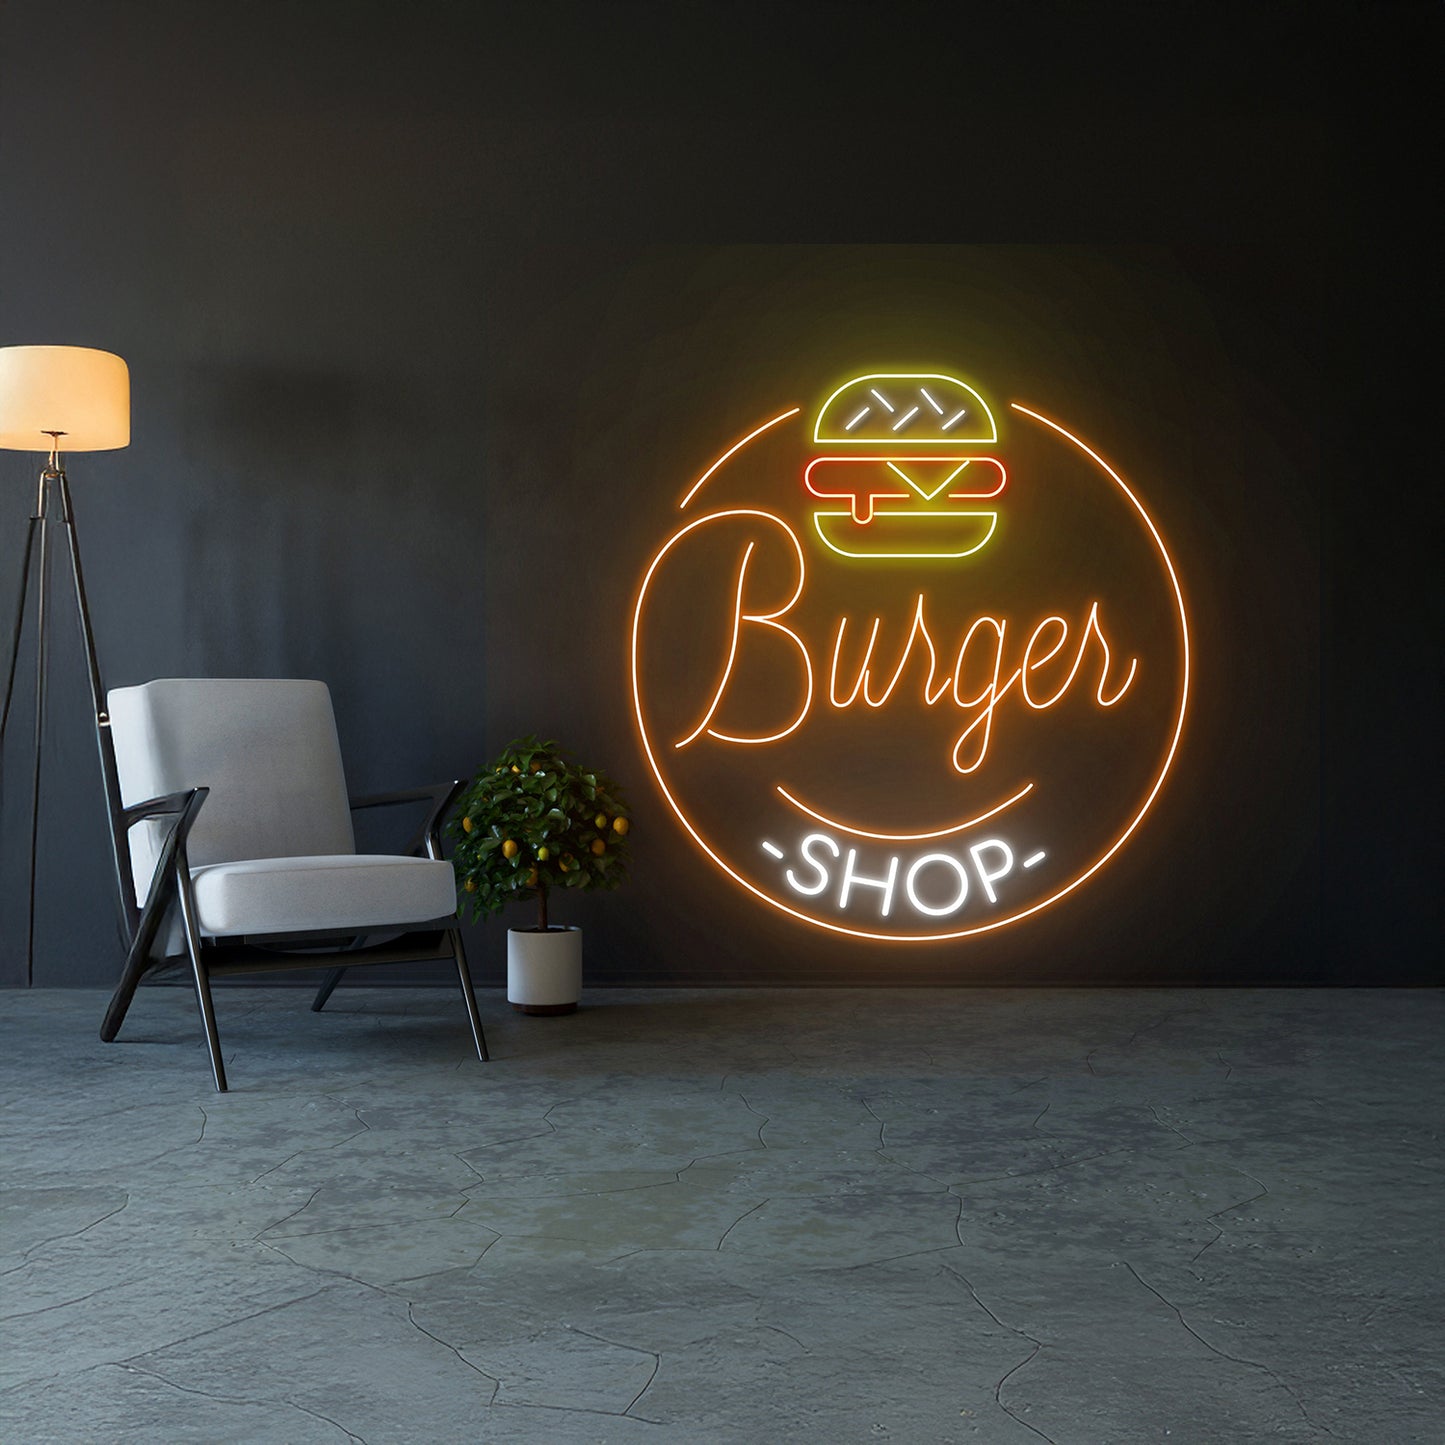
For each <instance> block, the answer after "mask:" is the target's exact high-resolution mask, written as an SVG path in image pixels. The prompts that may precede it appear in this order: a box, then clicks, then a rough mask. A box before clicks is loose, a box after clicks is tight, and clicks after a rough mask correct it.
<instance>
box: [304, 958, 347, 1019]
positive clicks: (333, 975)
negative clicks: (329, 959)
mask: <svg viewBox="0 0 1445 1445" xmlns="http://www.w3.org/2000/svg"><path fill="white" fill-rule="evenodd" d="M345 972H346V969H345V968H344V967H342V968H333V969H329V970H328V971H327V974H326V977H325V978H323V979H322V980H321V987H320V988H318V989H317V990H316V997H315V998H313V999H312V1000H311V1012H312V1013H314V1014H319V1013H320V1012H321V1010H322V1009H324V1008H325V1007H326V1000H327V999H329V998H330V997H331V991H332V990H333V989H334V988H335V987H336V985H337V984H338V983H340V982H341V975H342V974H343V973H345Z"/></svg>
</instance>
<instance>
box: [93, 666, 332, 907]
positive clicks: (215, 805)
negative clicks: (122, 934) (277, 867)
mask: <svg viewBox="0 0 1445 1445" xmlns="http://www.w3.org/2000/svg"><path fill="white" fill-rule="evenodd" d="M107 703H108V705H109V709H110V726H111V735H112V738H113V739H114V742H115V760H116V768H117V771H118V773H119V775H120V793H121V800H122V801H123V802H124V803H125V804H126V805H127V806H130V805H132V804H134V803H141V802H144V801H145V800H146V799H147V798H154V797H159V796H160V795H161V794H164V793H174V792H178V791H180V790H181V789H184V788H196V787H208V788H210V790H211V793H210V796H209V797H208V798H207V799H206V802H205V804H204V805H203V806H202V808H201V811H200V814H199V816H198V817H197V819H196V826H195V828H194V829H193V830H192V832H191V837H190V844H189V853H190V863H191V866H192V867H193V868H198V867H201V866H203V865H205V864H208V863H232V862H236V861H239V860H241V859H246V858H296V857H306V856H314V855H318V854H337V853H355V852H356V837H355V834H354V833H353V832H352V827H351V811H350V808H349V807H348V805H347V793H346V776H345V773H344V771H343V769H342V764H341V746H340V743H339V742H338V741H337V737H336V718H335V715H334V714H333V712H332V710H331V693H330V691H329V690H328V689H327V687H326V684H325V683H323V682H307V681H300V680H297V679H294V678H200V677H172V678H163V679H161V680H160V681H158V682H147V683H143V684H142V685H141V686H139V687H118V688H114V689H112V691H111V692H110V693H109V694H108V696H107ZM170 821H171V820H168V819H167V820H158V821H149V822H143V823H138V824H137V825H136V826H135V827H134V828H132V829H131V833H130V845H131V852H132V857H133V864H134V876H135V884H136V897H137V898H138V899H139V900H141V901H142V902H144V900H145V897H146V894H147V891H148V890H149V887H150V881H151V875H152V874H153V873H154V871H155V865H156V859H157V858H158V857H159V856H160V850H161V848H162V846H163V845H164V841H165V836H166V832H167V830H168V828H169V826H170Z"/></svg>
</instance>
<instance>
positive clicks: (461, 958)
mask: <svg viewBox="0 0 1445 1445" xmlns="http://www.w3.org/2000/svg"><path fill="white" fill-rule="evenodd" d="M448 936H449V937H450V938H451V941H452V953H453V954H454V955H455V957H456V960H457V974H458V976H459V977H460V979H461V981H462V997H463V998H464V999H465V1000H466V1001H467V1017H468V1018H469V1019H470V1020H471V1024H472V1041H473V1042H474V1043H475V1044H476V1046H477V1057H478V1058H479V1059H480V1060H481V1061H482V1062H483V1063H484V1064H485V1063H486V1062H487V1061H488V1060H489V1059H490V1057H491V1055H490V1054H488V1053H487V1036H486V1034H484V1033H483V1032H482V1016H481V1014H479V1013H478V1012H477V996H476V993H475V992H474V991H473V989H472V973H471V970H470V969H469V968H468V967H467V952H466V949H464V948H463V947H462V931H461V929H459V928H453V929H450V930H448Z"/></svg>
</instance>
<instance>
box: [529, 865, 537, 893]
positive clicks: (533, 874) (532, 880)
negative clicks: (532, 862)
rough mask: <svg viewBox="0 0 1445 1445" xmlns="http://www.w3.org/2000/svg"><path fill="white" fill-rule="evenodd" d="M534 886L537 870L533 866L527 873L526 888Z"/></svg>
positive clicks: (535, 884)
mask: <svg viewBox="0 0 1445 1445" xmlns="http://www.w3.org/2000/svg"><path fill="white" fill-rule="evenodd" d="M536 886H537V870H536V869H535V868H534V869H532V871H531V872H530V873H529V874H527V887H528V888H535V887H536Z"/></svg>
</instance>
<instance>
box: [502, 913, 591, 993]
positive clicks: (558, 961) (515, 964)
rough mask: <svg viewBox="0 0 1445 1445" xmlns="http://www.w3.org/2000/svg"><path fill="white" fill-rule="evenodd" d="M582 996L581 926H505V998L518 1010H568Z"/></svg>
mask: <svg viewBox="0 0 1445 1445" xmlns="http://www.w3.org/2000/svg"><path fill="white" fill-rule="evenodd" d="M581 996H582V930H581V929H580V928H561V927H558V928H549V929H548V930H547V931H546V932H545V933H543V932H542V931H541V930H540V929H536V928H509V929H508V930H507V1002H508V1003H509V1004H511V1005H512V1007H513V1008H514V1009H516V1010H517V1012H518V1013H524V1014H569V1013H572V1012H573V1011H574V1010H575V1009H576V1007H577V1000H578V999H579V998H581Z"/></svg>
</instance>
